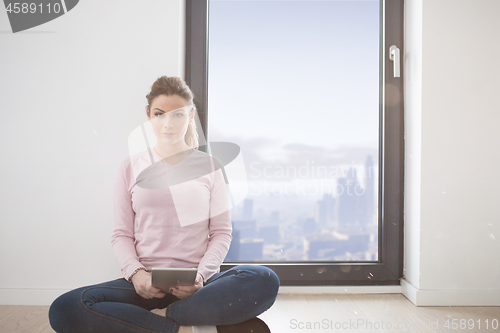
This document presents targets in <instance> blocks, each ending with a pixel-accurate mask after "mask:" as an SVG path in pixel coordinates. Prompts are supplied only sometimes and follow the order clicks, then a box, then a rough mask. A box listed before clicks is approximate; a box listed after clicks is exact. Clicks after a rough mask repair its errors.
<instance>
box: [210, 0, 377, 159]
mask: <svg viewBox="0 0 500 333" xmlns="http://www.w3.org/2000/svg"><path fill="white" fill-rule="evenodd" d="M209 13H210V16H209V24H210V25H209V50H210V53H209V114H210V115H209V117H210V123H209V126H210V127H209V128H210V139H211V140H212V141H221V140H224V139H227V138H229V137H231V138H233V140H234V138H240V140H241V141H248V140H254V141H255V140H261V141H262V140H264V141H265V142H267V144H266V146H267V150H268V154H269V156H279V155H282V154H285V153H283V147H284V146H285V145H288V146H290V145H291V144H292V145H293V144H300V145H306V146H309V147H311V149H320V150H321V149H328V150H330V149H335V148H339V147H344V148H345V147H363V148H371V149H378V130H379V101H378V98H379V1H213V0H212V1H210V10H209ZM233 142H234V141H233ZM236 143H238V142H236ZM260 154H266V152H265V151H264V150H262V149H261V151H260ZM262 157H264V156H262ZM374 157H375V156H374Z"/></svg>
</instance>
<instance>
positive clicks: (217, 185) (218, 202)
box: [198, 168, 232, 282]
mask: <svg viewBox="0 0 500 333" xmlns="http://www.w3.org/2000/svg"><path fill="white" fill-rule="evenodd" d="M230 208H231V205H230V200H229V191H228V187H227V184H226V182H225V179H224V174H223V169H222V168H221V169H218V170H216V171H215V172H213V183H212V188H211V195H210V220H209V234H208V238H209V241H208V246H207V251H206V252H205V255H204V256H203V258H202V259H201V261H200V263H199V265H198V272H199V273H200V274H201V275H202V276H203V281H204V282H206V281H207V280H208V279H210V277H212V275H214V274H215V273H218V272H219V271H220V265H221V264H222V262H223V261H224V258H225V257H226V254H227V252H228V250H229V245H230V244H231V240H232V236H231V231H232V226H231V209H230ZM213 215H215V216H213Z"/></svg>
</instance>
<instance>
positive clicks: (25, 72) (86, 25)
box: [0, 0, 185, 304]
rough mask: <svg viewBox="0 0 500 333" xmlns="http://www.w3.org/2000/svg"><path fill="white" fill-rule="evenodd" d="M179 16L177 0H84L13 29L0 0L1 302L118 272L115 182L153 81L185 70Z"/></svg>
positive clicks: (38, 299)
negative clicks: (113, 236)
mask: <svg viewBox="0 0 500 333" xmlns="http://www.w3.org/2000/svg"><path fill="white" fill-rule="evenodd" d="M184 24H185V23H184V2H183V0H169V1H162V0H149V1H137V0H136V1H129V2H127V6H123V2H122V1H119V0H112V1H111V0H110V1H98V0H86V1H80V2H79V3H78V4H77V5H76V7H75V8H73V9H72V10H71V11H69V12H67V13H66V14H65V15H62V16H61V17H59V18H57V19H55V20H53V21H50V22H47V23H45V24H43V25H40V26H38V27H34V28H32V29H29V30H26V31H24V32H19V33H15V34H13V33H12V30H11V28H10V25H9V21H8V17H7V13H6V12H5V7H4V6H3V5H0V96H1V98H0V107H1V116H0V117H1V120H0V141H1V142H2V144H1V145H0V153H1V156H2V158H1V160H0V161H1V170H2V173H1V174H0V183H1V184H2V186H0V198H1V200H0V208H1V209H0V218H1V223H0V263H1V266H2V274H0V286H1V288H0V303H1V304H47V301H48V300H53V299H54V298H55V297H56V296H57V295H59V294H61V293H62V292H63V291H66V290H69V289H73V288H77V287H81V286H84V285H88V284H94V283H99V282H104V281H108V280H111V279H115V278H120V277H121V272H120V269H119V266H118V263H117V260H116V259H115V257H114V254H113V251H112V248H111V243H110V236H111V227H112V217H113V205H112V202H113V192H112V190H113V183H114V179H115V175H116V171H117V168H118V163H119V162H120V161H122V160H123V159H124V158H126V157H127V156H128V141H127V140H128V135H129V134H130V132H131V131H132V130H134V129H135V128H136V127H137V126H139V125H140V124H141V123H142V122H144V121H146V120H147V118H146V113H145V110H144V107H145V105H146V97H145V96H146V94H147V93H148V92H149V89H150V88H151V84H152V83H153V82H154V81H155V80H156V79H157V78H158V77H159V76H161V75H168V76H180V77H183V75H184V31H183V30H184ZM48 304H50V302H49V303H48Z"/></svg>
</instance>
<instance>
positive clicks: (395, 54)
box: [389, 45, 401, 77]
mask: <svg viewBox="0 0 500 333" xmlns="http://www.w3.org/2000/svg"><path fill="white" fill-rule="evenodd" d="M389 59H391V60H392V61H393V62H394V77H400V73H399V67H400V66H401V65H400V63H399V59H400V58H399V49H398V47H397V46H396V45H392V46H391V47H390V48H389Z"/></svg>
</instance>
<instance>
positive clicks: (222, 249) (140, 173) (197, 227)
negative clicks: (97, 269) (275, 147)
mask: <svg viewBox="0 0 500 333" xmlns="http://www.w3.org/2000/svg"><path fill="white" fill-rule="evenodd" d="M217 165H218V164H217V160H216V159H213V158H211V157H210V156H209V155H208V154H206V153H204V152H201V151H199V150H194V151H193V152H192V153H191V154H190V155H188V156H187V157H186V158H184V160H182V161H181V162H179V163H177V164H174V165H171V164H169V163H168V162H166V161H165V160H163V159H162V157H161V156H160V155H158V154H157V153H156V151H154V149H151V153H149V152H148V151H144V152H141V153H138V154H135V155H132V156H131V157H127V158H125V159H124V160H123V161H122V162H121V163H120V165H119V168H118V173H117V176H116V180H115V187H114V220H113V232H112V236H111V244H112V246H113V251H114V252H115V255H116V257H117V259H118V262H119V263H120V266H121V270H122V273H123V276H124V278H125V279H127V280H128V279H129V277H130V275H131V274H132V273H133V272H134V271H135V270H136V269H137V268H139V267H145V268H146V269H147V270H148V271H150V270H151V268H153V267H193V268H198V272H199V273H200V274H201V275H202V276H203V279H204V281H205V282H206V281H207V280H208V279H209V278H210V277H211V276H212V275H214V274H215V273H218V272H220V265H221V263H222V262H223V260H224V258H225V256H226V254H227V251H228V249H229V245H230V243H231V239H232V237H231V231H232V230H231V216H230V200H229V193H228V189H227V185H226V183H225V181H224V176H223V172H222V169H220V168H218V169H217ZM214 166H215V168H214ZM214 170H215V171H214Z"/></svg>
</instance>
